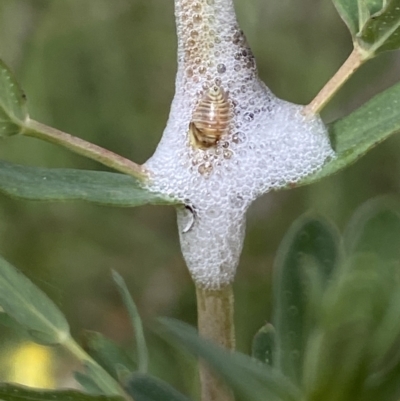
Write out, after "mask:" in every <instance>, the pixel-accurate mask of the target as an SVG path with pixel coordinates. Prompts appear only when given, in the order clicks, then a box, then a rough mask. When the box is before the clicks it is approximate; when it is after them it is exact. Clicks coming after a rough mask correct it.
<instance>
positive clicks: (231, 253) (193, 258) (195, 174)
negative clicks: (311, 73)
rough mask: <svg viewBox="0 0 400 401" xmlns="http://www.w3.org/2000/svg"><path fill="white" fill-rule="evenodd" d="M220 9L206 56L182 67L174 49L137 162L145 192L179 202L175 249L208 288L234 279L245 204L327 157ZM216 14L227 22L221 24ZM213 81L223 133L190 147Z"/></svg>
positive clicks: (315, 121)
mask: <svg viewBox="0 0 400 401" xmlns="http://www.w3.org/2000/svg"><path fill="white" fill-rule="evenodd" d="M228 11H229V10H228ZM228 11H227V13H228ZM224 12H225V10H224V9H222V10H220V15H219V18H220V20H219V27H221V28H220V35H221V37H224V38H225V40H223V41H218V40H216V42H215V52H216V53H215V54H216V55H214V58H213V61H212V62H208V63H206V61H204V62H203V61H202V64H200V65H198V66H197V67H194V68H192V67H191V70H190V72H189V73H188V71H187V69H188V68H187V64H186V65H185V64H184V62H183V61H184V58H185V56H184V53H183V52H184V51H185V50H186V51H187V50H188V49H187V47H188V46H187V45H185V46H180V48H179V49H178V73H177V79H176V93H175V97H174V100H173V102H172V106H171V111H170V116H169V120H168V123H167V126H166V128H165V130H164V133H163V135H162V138H161V141H160V143H159V145H158V147H157V149H156V151H155V153H154V155H153V156H152V157H151V158H150V159H149V160H148V161H147V162H146V164H145V167H146V169H148V170H149V171H150V172H151V177H152V178H151V183H150V184H149V189H150V190H152V191H155V192H159V193H162V194H164V195H167V196H171V197H173V198H175V199H178V200H179V201H181V202H183V203H184V204H186V205H187V207H186V208H185V207H179V208H178V209H177V214H178V228H179V236H180V242H181V248H182V253H183V256H184V258H185V261H186V263H187V266H188V268H189V271H190V273H191V275H192V277H193V279H194V281H195V283H196V285H197V286H201V287H204V288H208V289H218V288H220V287H222V286H224V285H226V284H228V283H231V282H232V281H233V279H234V276H235V272H236V268H237V265H238V261H239V257H240V253H241V250H242V244H243V239H244V234H245V214H246V210H247V208H248V207H249V206H250V204H251V203H252V202H253V201H254V200H255V199H256V198H257V197H258V196H260V195H262V194H264V193H266V192H268V191H270V190H273V189H279V188H282V187H285V186H287V185H288V184H295V183H296V182H297V181H299V180H300V179H302V178H304V177H306V176H307V175H309V174H311V173H313V172H315V171H317V170H318V169H320V168H321V167H322V166H323V165H324V163H325V162H326V161H327V160H328V159H330V158H332V157H334V152H333V150H332V148H331V145H330V143H329V139H328V135H327V130H326V127H325V126H324V124H323V122H322V121H321V119H320V118H319V116H315V117H312V118H310V117H307V118H306V117H305V116H304V115H303V114H302V113H301V112H302V109H303V106H299V105H295V104H292V103H289V102H286V101H283V100H281V99H278V98H277V97H275V96H274V95H273V94H272V93H271V91H270V90H269V89H268V88H267V87H266V86H265V85H264V83H263V82H261V81H260V80H259V78H258V76H257V72H256V68H255V63H254V59H253V56H252V54H251V51H250V49H248V47H247V44H246V43H245V39H244V37H243V36H242V33H241V31H240V30H239V28H238V27H237V25H236V23H232V15H227V16H225V17H226V18H225V17H224ZM177 13H179V9H178V10H177ZM177 17H178V18H179V15H178V16H177ZM224 18H225V19H226V20H227V21H229V24H225V25H224V24H223V21H224ZM224 27H225V28H224ZM181 29H182V28H181ZM224 29H225V30H226V32H225V31H224ZM179 31H180V30H179V27H178V36H179ZM239 34H240V40H239V41H238V35H239ZM229 38H231V39H232V40H231V41H229V40H228V39H229ZM189 50H190V49H189ZM239 53H240V54H241V56H240V55H239ZM186 54H187V53H186ZM201 67H204V68H201ZM215 83H216V84H218V85H220V86H221V87H222V88H223V89H224V90H225V91H227V92H228V96H229V102H230V104H231V110H232V123H231V125H230V129H229V133H227V134H226V135H224V136H223V138H221V140H220V141H219V143H218V144H217V146H216V147H215V148H211V149H207V150H200V149H194V148H193V147H192V146H191V145H190V142H189V139H188V128H189V123H190V121H191V117H192V113H193V111H194V108H195V107H196V104H197V103H198V101H199V99H200V98H201V96H202V95H203V94H204V91H205V90H206V88H207V87H210V85H213V84H215Z"/></svg>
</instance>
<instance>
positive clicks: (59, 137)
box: [23, 119, 148, 181]
mask: <svg viewBox="0 0 400 401" xmlns="http://www.w3.org/2000/svg"><path fill="white" fill-rule="evenodd" d="M23 134H24V135H25V136H31V137H34V138H38V139H42V140H44V141H47V142H51V143H54V144H56V145H61V146H63V147H65V148H67V149H69V150H71V151H73V152H75V153H78V154H80V155H82V156H85V157H88V158H89V159H93V160H96V161H97V162H99V163H102V164H104V165H105V166H108V167H110V168H112V169H114V170H117V171H120V172H122V173H125V174H128V175H131V176H133V177H135V178H136V179H139V180H141V181H145V180H146V179H147V178H148V175H147V173H146V171H145V169H144V168H143V167H142V166H140V165H138V164H136V163H134V162H133V161H131V160H129V159H125V158H124V157H122V156H120V155H118V154H116V153H114V152H111V151H109V150H107V149H104V148H102V147H100V146H97V145H95V144H93V143H91V142H87V141H85V140H83V139H81V138H78V137H76V136H72V135H70V134H67V133H65V132H62V131H60V130H58V129H56V128H52V127H49V126H47V125H45V124H42V123H39V122H38V121H35V120H30V119H29V120H28V121H27V122H26V123H25V125H24V130H23Z"/></svg>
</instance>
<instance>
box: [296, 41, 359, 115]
mask: <svg viewBox="0 0 400 401" xmlns="http://www.w3.org/2000/svg"><path fill="white" fill-rule="evenodd" d="M366 60H367V57H365V56H364V55H363V54H362V53H361V51H360V50H358V49H357V48H354V50H353V51H352V52H351V54H350V56H349V57H348V59H347V60H346V61H345V62H344V64H343V65H342V66H341V67H340V68H339V70H338V71H337V72H336V74H335V75H334V76H333V77H332V78H331V79H330V80H329V81H328V83H327V84H326V85H325V86H324V87H323V88H322V89H321V91H320V92H319V93H318V95H317V96H316V97H315V98H314V100H313V101H312V102H311V103H310V104H308V105H307V106H305V107H304V109H303V114H304V115H306V116H312V115H315V114H318V113H319V112H320V111H321V110H322V109H323V108H324V107H325V106H326V104H327V103H328V102H329V100H330V99H331V98H332V97H333V96H334V95H335V93H336V92H337V91H338V90H339V89H340V88H341V86H342V85H343V84H344V83H345V82H346V81H347V80H348V79H349V78H350V77H351V76H352V75H353V73H354V72H355V71H356V70H357V69H358V68H359V67H360V66H361V65H362V64H363V62H364V61H366Z"/></svg>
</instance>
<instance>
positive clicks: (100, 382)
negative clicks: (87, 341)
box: [63, 337, 126, 397]
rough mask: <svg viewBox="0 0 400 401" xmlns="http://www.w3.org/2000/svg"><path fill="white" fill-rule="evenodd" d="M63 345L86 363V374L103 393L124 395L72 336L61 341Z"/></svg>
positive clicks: (118, 386)
mask: <svg viewBox="0 0 400 401" xmlns="http://www.w3.org/2000/svg"><path fill="white" fill-rule="evenodd" d="M63 347H64V348H65V349H67V350H68V351H69V352H70V353H71V354H72V355H74V356H75V357H76V358H77V359H78V360H80V361H81V362H82V363H84V364H86V367H87V369H88V374H89V375H90V377H91V378H92V379H93V380H94V381H95V383H96V385H97V386H98V387H99V388H100V389H101V390H102V391H104V394H106V395H121V396H123V397H125V396H126V394H125V392H124V390H123V389H122V388H121V386H120V385H119V384H118V383H117V382H116V381H115V380H114V379H113V378H112V377H111V376H110V375H109V374H108V373H107V372H106V371H105V370H104V369H103V368H102V367H101V366H100V365H99V364H98V363H97V362H96V361H95V360H93V359H92V358H91V357H90V355H88V354H87V353H86V352H85V351H84V350H83V349H82V348H81V347H80V346H79V345H78V344H77V343H76V341H75V340H74V339H73V338H72V337H69V339H68V340H67V341H66V342H65V343H63Z"/></svg>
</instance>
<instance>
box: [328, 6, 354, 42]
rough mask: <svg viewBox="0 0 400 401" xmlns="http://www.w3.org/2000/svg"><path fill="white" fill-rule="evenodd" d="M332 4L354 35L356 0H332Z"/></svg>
mask: <svg viewBox="0 0 400 401" xmlns="http://www.w3.org/2000/svg"><path fill="white" fill-rule="evenodd" d="M333 4H334V5H335V7H336V9H337V11H338V13H339V15H340V16H341V17H342V19H343V21H344V22H345V24H346V25H347V27H348V28H349V30H350V32H351V34H352V35H353V36H354V35H355V34H356V33H357V32H358V5H357V0H333Z"/></svg>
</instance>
